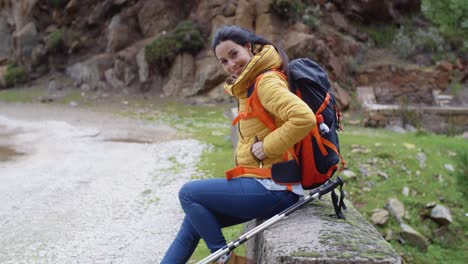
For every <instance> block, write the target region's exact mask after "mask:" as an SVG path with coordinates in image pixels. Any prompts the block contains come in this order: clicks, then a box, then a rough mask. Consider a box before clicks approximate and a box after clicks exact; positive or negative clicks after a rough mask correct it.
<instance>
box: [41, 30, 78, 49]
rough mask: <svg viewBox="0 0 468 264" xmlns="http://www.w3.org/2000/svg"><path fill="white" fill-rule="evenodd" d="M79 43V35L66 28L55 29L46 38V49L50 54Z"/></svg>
mask: <svg viewBox="0 0 468 264" xmlns="http://www.w3.org/2000/svg"><path fill="white" fill-rule="evenodd" d="M76 41H79V34H78V33H77V32H75V31H72V30H69V29H67V28H62V29H56V30H54V31H52V32H51V33H50V34H49V35H48V36H47V41H46V48H47V50H48V51H50V52H60V51H62V50H64V49H67V48H70V47H71V46H72V44H73V42H76Z"/></svg>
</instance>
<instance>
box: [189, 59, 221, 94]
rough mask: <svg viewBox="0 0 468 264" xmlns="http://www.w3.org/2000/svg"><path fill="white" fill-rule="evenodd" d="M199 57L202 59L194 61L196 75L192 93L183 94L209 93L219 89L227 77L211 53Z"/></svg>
mask: <svg viewBox="0 0 468 264" xmlns="http://www.w3.org/2000/svg"><path fill="white" fill-rule="evenodd" d="M199 55H200V56H201V57H202V58H200V59H198V60H197V61H196V73H195V80H194V83H193V87H192V91H186V92H184V94H186V95H189V94H191V95H196V94H205V93H207V92H210V91H212V90H214V89H216V87H219V85H222V84H223V83H224V81H225V80H226V77H227V76H226V73H225V72H224V71H223V69H222V68H221V67H220V65H219V62H218V61H217V60H216V57H215V56H214V55H213V53H212V52H211V51H208V52H207V53H204V54H199ZM215 94H216V93H215Z"/></svg>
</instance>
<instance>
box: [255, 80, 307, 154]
mask: <svg viewBox="0 0 468 264" xmlns="http://www.w3.org/2000/svg"><path fill="white" fill-rule="evenodd" d="M257 93H258V97H259V99H260V102H261V104H262V106H263V107H264V108H265V109H266V110H267V111H268V112H269V113H271V114H273V115H274V116H275V117H277V118H279V119H280V120H282V121H283V122H284V123H283V125H281V126H280V127H278V128H277V129H276V130H275V131H273V132H271V133H270V134H268V135H267V136H266V137H265V138H264V139H263V142H262V143H263V150H264V153H265V155H266V156H267V157H273V156H278V155H281V154H283V153H284V152H286V151H287V150H288V149H290V148H291V147H292V146H293V145H294V144H295V143H297V142H298V141H300V140H301V139H303V138H304V137H305V136H306V135H307V134H308V133H309V132H310V131H311V130H312V128H313V127H314V126H315V123H316V120H315V115H314V113H313V112H312V109H310V108H309V106H308V105H307V104H306V103H305V102H304V101H302V100H301V99H300V98H299V97H297V96H296V95H295V94H293V93H291V92H290V91H289V89H288V87H287V83H286V82H285V81H284V80H283V79H281V78H280V77H279V75H277V74H275V73H270V74H265V75H264V76H263V77H262V78H261V79H260V81H259V83H258V86H257Z"/></svg>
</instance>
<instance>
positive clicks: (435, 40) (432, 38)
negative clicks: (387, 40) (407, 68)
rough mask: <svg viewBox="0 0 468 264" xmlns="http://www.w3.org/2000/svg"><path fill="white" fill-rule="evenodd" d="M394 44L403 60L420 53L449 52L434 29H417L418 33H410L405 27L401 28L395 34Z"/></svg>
mask: <svg viewBox="0 0 468 264" xmlns="http://www.w3.org/2000/svg"><path fill="white" fill-rule="evenodd" d="M392 44H393V47H394V48H395V50H396V52H397V53H398V55H399V56H400V57H401V58H402V59H407V58H409V57H411V56H413V55H415V54H418V53H424V52H431V53H442V52H447V51H449V47H447V43H446V41H445V40H444V38H443V37H442V36H441V35H440V33H439V31H438V30H437V29H436V28H433V27H431V28H428V29H417V30H416V32H409V31H408V30H406V28H405V27H401V28H400V29H399V30H398V32H397V34H395V37H394V39H393V42H392Z"/></svg>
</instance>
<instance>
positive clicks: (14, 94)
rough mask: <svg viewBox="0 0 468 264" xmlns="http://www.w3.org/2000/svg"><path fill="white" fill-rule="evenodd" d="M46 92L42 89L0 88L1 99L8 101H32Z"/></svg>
mask: <svg viewBox="0 0 468 264" xmlns="http://www.w3.org/2000/svg"><path fill="white" fill-rule="evenodd" d="M43 94H44V92H43V91H40V90H34V91H32V90H29V89H8V90H0V101H2V102H7V103H32V102H34V101H36V100H37V98H39V97H40V96H42V95H43Z"/></svg>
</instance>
